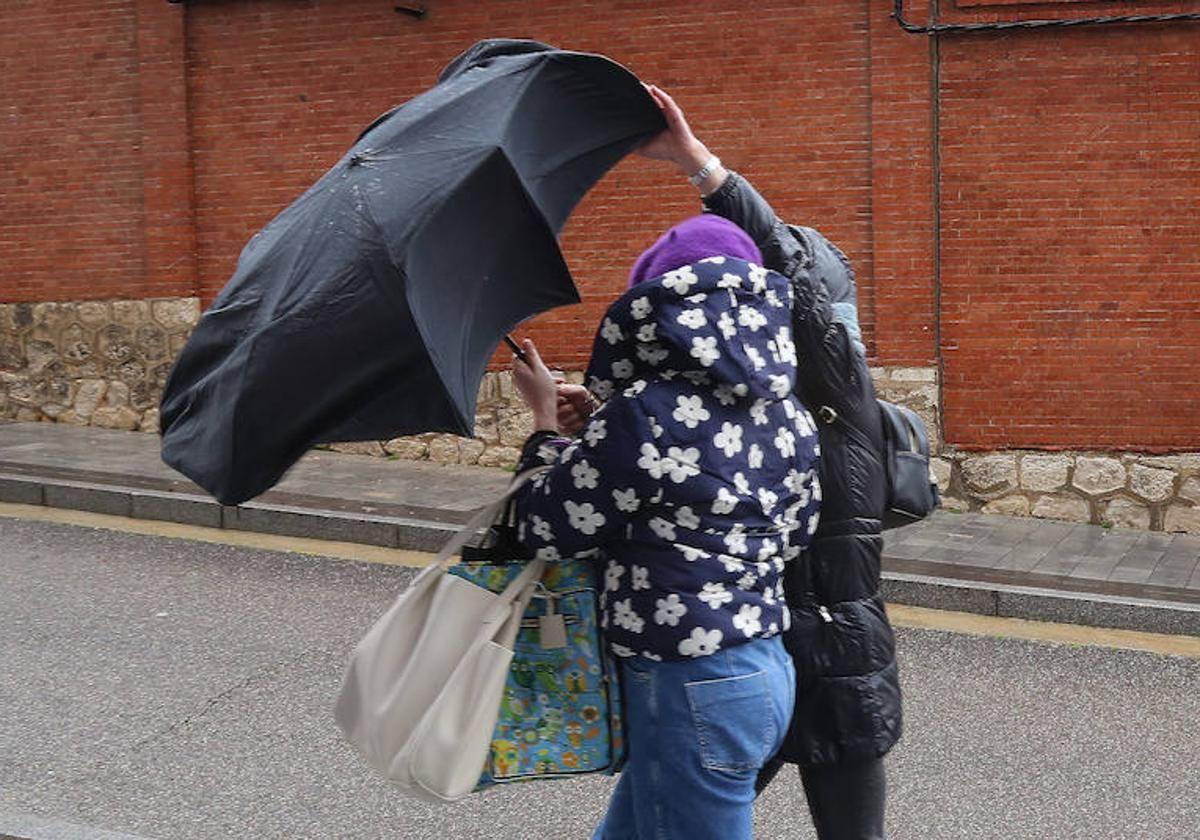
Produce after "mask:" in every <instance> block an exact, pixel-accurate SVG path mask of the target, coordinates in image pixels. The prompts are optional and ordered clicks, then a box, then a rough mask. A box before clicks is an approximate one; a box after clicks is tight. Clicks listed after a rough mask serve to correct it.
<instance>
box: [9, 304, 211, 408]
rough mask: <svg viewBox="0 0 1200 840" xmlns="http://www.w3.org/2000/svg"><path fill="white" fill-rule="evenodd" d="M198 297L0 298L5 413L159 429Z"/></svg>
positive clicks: (197, 309)
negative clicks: (162, 403)
mask: <svg viewBox="0 0 1200 840" xmlns="http://www.w3.org/2000/svg"><path fill="white" fill-rule="evenodd" d="M199 318H200V301H199V299H197V298H194V297H186V298H154V299H149V300H96V301H78V302H72V301H68V302H62V303H5V304H0V418H7V419H12V420H26V421H39V420H48V421H54V422H58V423H73V424H75V425H79V426H103V427H105V428H110V429H145V430H150V431H157V430H158V401H159V397H160V395H161V394H162V389H163V385H164V384H166V381H167V375H168V374H169V373H170V371H171V363H172V361H173V360H174V359H175V356H176V355H177V354H178V353H179V351H180V349H181V348H182V347H183V344H184V342H185V341H187V337H188V335H189V334H190V333H191V331H192V328H193V327H194V326H195V325H196V322H197V321H198V320H199Z"/></svg>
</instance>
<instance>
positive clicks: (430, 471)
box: [0, 421, 1200, 635]
mask: <svg viewBox="0 0 1200 840" xmlns="http://www.w3.org/2000/svg"><path fill="white" fill-rule="evenodd" d="M158 446H159V441H158V437H157V436H155V435H149V434H144V433H138V432H120V431H109V430H105V429H97V428H91V427H76V426H67V425H56V424H49V423H12V422H2V421H0V502H9V503H22V504H32V505H46V506H50V507H59V508H70V509H75V510H85V511H93V512H97V513H106V514H114V515H118V516H131V517H135V518H140V519H158V520H165V521H171V522H182V523H186V524H193V525H202V526H208V527H212V528H228V529H234V530H244V531H258V532H263V533H273V534H283V535H287V536H299V537H313V538H318V539H327V540H342V541H348V542H359V543H366V544H371V545H382V546H389V547H396V548H408V549H417V550H432V549H436V548H437V547H438V546H440V544H441V543H442V542H444V541H445V539H446V538H447V537H448V536H449V535H450V534H451V533H453V531H454V530H455V529H456V528H457V526H458V525H459V524H460V523H462V522H464V521H466V519H467V518H468V516H469V515H470V513H471V511H473V510H475V509H477V508H479V507H481V506H482V505H484V504H486V503H487V502H489V501H491V500H492V499H494V498H495V496H496V494H497V493H499V492H500V491H501V490H502V489H503V487H504V486H505V485H506V484H507V482H508V480H509V478H510V475H509V473H506V472H504V471H502V470H495V469H488V468H483V467H464V466H442V465H438V464H430V463H423V462H412V461H389V460H385V459H381V458H371V457H365V456H359V455H344V454H337V453H332V452H313V453H310V454H309V455H307V456H305V458H304V459H302V460H301V461H300V463H298V464H297V465H296V466H295V467H294V468H293V469H292V471H291V472H289V473H288V475H287V476H286V477H285V478H284V480H283V481H281V482H280V483H279V484H278V485H277V486H276V488H274V489H272V490H271V491H269V492H267V493H264V494H263V495H262V496H260V497H259V498H257V499H255V500H254V501H253V502H248V503H246V504H243V505H238V506H236V507H231V506H222V505H220V504H218V503H217V502H216V501H215V500H213V499H212V498H210V497H209V496H207V495H206V494H204V492H203V491H201V490H200V489H199V488H197V487H196V486H195V485H194V484H192V483H191V482H190V481H188V480H187V479H185V478H183V476H181V475H179V474H178V473H176V472H174V471H173V470H171V469H170V468H169V467H167V466H166V465H164V464H163V463H162V462H161V460H160V459H159V452H158ZM884 594H885V596H886V597H887V598H888V600H889V601H892V602H894V603H903V604H911V605H914V606H923V607H934V608H940V609H952V610H961V611H965V612H973V613H980V614H984V615H998V616H1010V617H1016V618H1028V619H1036V620H1047V621H1063V622H1071V623H1078V624H1087V625H1091V626H1097V627H1114V628H1123V629H1132V630H1143V631H1149V632H1160V633H1183V634H1189V635H1200V537H1198V536H1191V535H1185V534H1165V533H1162V532H1148V531H1135V530H1124V529H1106V528H1101V527H1098V526H1094V525H1079V524H1073V523H1066V522H1057V521H1051V520H1040V519H1026V518H1012V517H1006V516H995V515H986V514H974V513H966V514H952V513H946V512H938V513H937V514H935V515H934V516H933V517H931V518H930V519H928V520H926V521H924V522H920V523H917V524H915V525H910V526H908V527H905V528H902V529H899V530H896V531H889V532H888V533H887V535H886V537H885V548H884Z"/></svg>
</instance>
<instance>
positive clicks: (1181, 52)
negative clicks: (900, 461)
mask: <svg viewBox="0 0 1200 840" xmlns="http://www.w3.org/2000/svg"><path fill="white" fill-rule="evenodd" d="M1131 5H1132V4H1131ZM1092 13H1094V11H1093V12H1092ZM940 121H941V140H940V142H941V161H942V167H941V196H942V202H941V212H942V215H941V231H942V233H941V236H942V248H941V301H942V310H941V314H942V318H941V329H942V340H943V344H944V359H945V379H944V386H945V387H944V399H943V403H944V418H945V435H946V439H947V440H949V441H952V442H954V443H956V444H958V445H960V446H964V447H971V448H983V449H992V448H999V447H1004V446H1032V447H1037V446H1060V447H1097V448H1109V447H1116V448H1121V447H1136V448H1141V449H1156V448H1163V449H1168V448H1172V447H1178V448H1189V447H1190V448H1193V449H1195V448H1197V447H1198V446H1200V214H1198V211H1200V25H1196V24H1192V25H1189V26H1178V25H1177V26H1156V27H1141V28H1128V27H1122V28H1116V27H1114V28H1107V29H1105V28H1098V29H1071V30H1057V31H1050V30H1043V31H1041V32H1024V33H1011V34H1008V35H1004V36H986V37H984V38H983V39H979V38H977V37H976V38H965V37H963V38H947V39H944V40H943V42H942V45H941V119H940Z"/></svg>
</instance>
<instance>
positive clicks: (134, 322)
mask: <svg viewBox="0 0 1200 840" xmlns="http://www.w3.org/2000/svg"><path fill="white" fill-rule="evenodd" d="M112 319H113V322H114V323H117V324H120V325H121V326H124V327H130V328H132V327H136V326H138V325H139V324H144V323H146V322H147V321H149V320H150V301H147V300H114V301H113V302H112Z"/></svg>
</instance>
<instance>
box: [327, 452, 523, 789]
mask: <svg viewBox="0 0 1200 840" xmlns="http://www.w3.org/2000/svg"><path fill="white" fill-rule="evenodd" d="M527 475H528V474H527ZM527 475H525V476H521V477H520V478H519V479H518V480H517V481H515V482H514V483H513V485H512V487H510V488H509V491H508V492H507V493H506V494H505V495H504V497H503V498H501V499H500V500H499V501H497V502H496V503H495V504H493V505H490V506H488V507H486V508H484V509H483V510H482V511H480V512H479V513H478V514H476V515H475V517H474V518H473V519H472V520H471V521H470V522H469V523H468V524H467V525H466V527H464V528H463V529H462V530H461V531H460V532H459V533H458V534H457V535H455V537H454V538H453V539H451V540H450V542H448V543H447V544H446V545H445V547H443V548H442V550H441V551H440V552H439V553H438V556H437V559H435V560H434V561H433V563H432V564H430V565H429V566H428V567H426V568H425V569H424V570H422V571H421V573H420V574H419V575H417V577H416V579H415V580H413V582H412V585H411V586H409V588H408V589H407V590H405V592H404V593H403V594H401V595H400V597H399V598H398V599H397V600H396V603H394V604H393V605H392V607H391V608H390V609H389V610H388V611H387V612H386V613H385V614H384V615H383V617H382V618H380V619H379V620H378V621H377V622H376V623H375V625H374V626H373V627H372V628H371V629H370V631H368V632H367V635H366V636H364V637H363V639H362V640H361V641H360V642H359V643H358V645H357V646H356V647H355V648H354V652H353V653H352V654H351V657H350V663H349V665H348V667H347V668H346V673H345V676H344V677H343V680H342V687H341V691H340V692H339V694H338V698H337V704H336V706H335V708H334V717H335V718H336V720H337V723H338V726H339V727H340V728H341V730H342V732H344V733H345V735H346V737H347V738H348V739H349V740H350V743H352V744H353V745H354V746H355V747H357V748H358V751H359V752H360V753H362V755H363V758H365V759H366V761H367V763H368V764H369V765H371V767H373V768H374V769H375V770H377V771H379V772H380V773H382V774H383V775H384V776H385V777H387V778H388V779H390V780H391V781H392V782H395V783H396V784H397V785H399V786H400V788H402V789H403V790H404V791H406V792H407V793H410V794H411V795H413V796H416V797H419V798H421V799H424V800H427V801H433V802H453V801H455V800H457V799H461V798H462V797H464V796H466V795H467V794H469V793H470V792H471V791H473V790H474V789H475V785H476V783H477V782H478V781H479V776H480V773H482V771H483V768H484V764H485V762H486V760H487V756H488V750H489V749H490V746H491V740H492V730H493V729H494V728H495V726H496V718H497V716H498V714H499V710H500V701H501V697H502V695H503V692H504V684H505V680H506V679H507V677H508V668H509V664H510V663H511V661H512V657H513V643H514V641H515V640H516V637H517V631H518V629H519V628H520V623H521V617H522V615H523V614H524V612H525V608H526V606H527V605H528V603H529V599H530V597H531V596H532V594H533V590H534V587H535V586H536V585H537V583H538V581H539V580H540V579H541V576H542V572H543V570H544V567H545V563H544V562H543V561H541V560H533V561H530V562H529V564H528V565H527V566H526V567H525V569H524V570H523V571H522V572H521V574H519V575H518V576H517V577H516V578H515V579H514V580H513V581H512V583H511V584H509V586H508V587H507V588H506V589H505V590H504V591H503V592H501V593H500V594H498V595H497V594H496V593H494V592H491V591H489V590H487V589H484V588H483V587H481V586H476V585H475V584H473V583H470V582H468V581H466V580H463V579H462V578H459V577H456V576H454V575H450V574H447V573H446V570H447V569H448V568H450V566H452V565H454V563H455V561H456V558H455V557H454V556H453V555H455V554H456V553H457V552H458V551H459V550H461V549H462V547H463V546H464V545H465V544H466V543H467V541H468V540H469V539H470V538H471V537H472V536H474V534H475V533H476V532H477V531H478V530H479V529H480V528H482V527H484V526H487V525H489V524H491V523H492V522H493V521H494V520H495V519H496V517H497V516H498V515H499V514H500V512H501V511H502V510H503V509H504V505H505V503H506V502H507V500H508V497H509V496H511V495H512V493H513V492H514V491H515V490H516V489H517V487H519V486H520V485H521V484H523V483H524V480H525V479H526V478H527Z"/></svg>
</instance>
